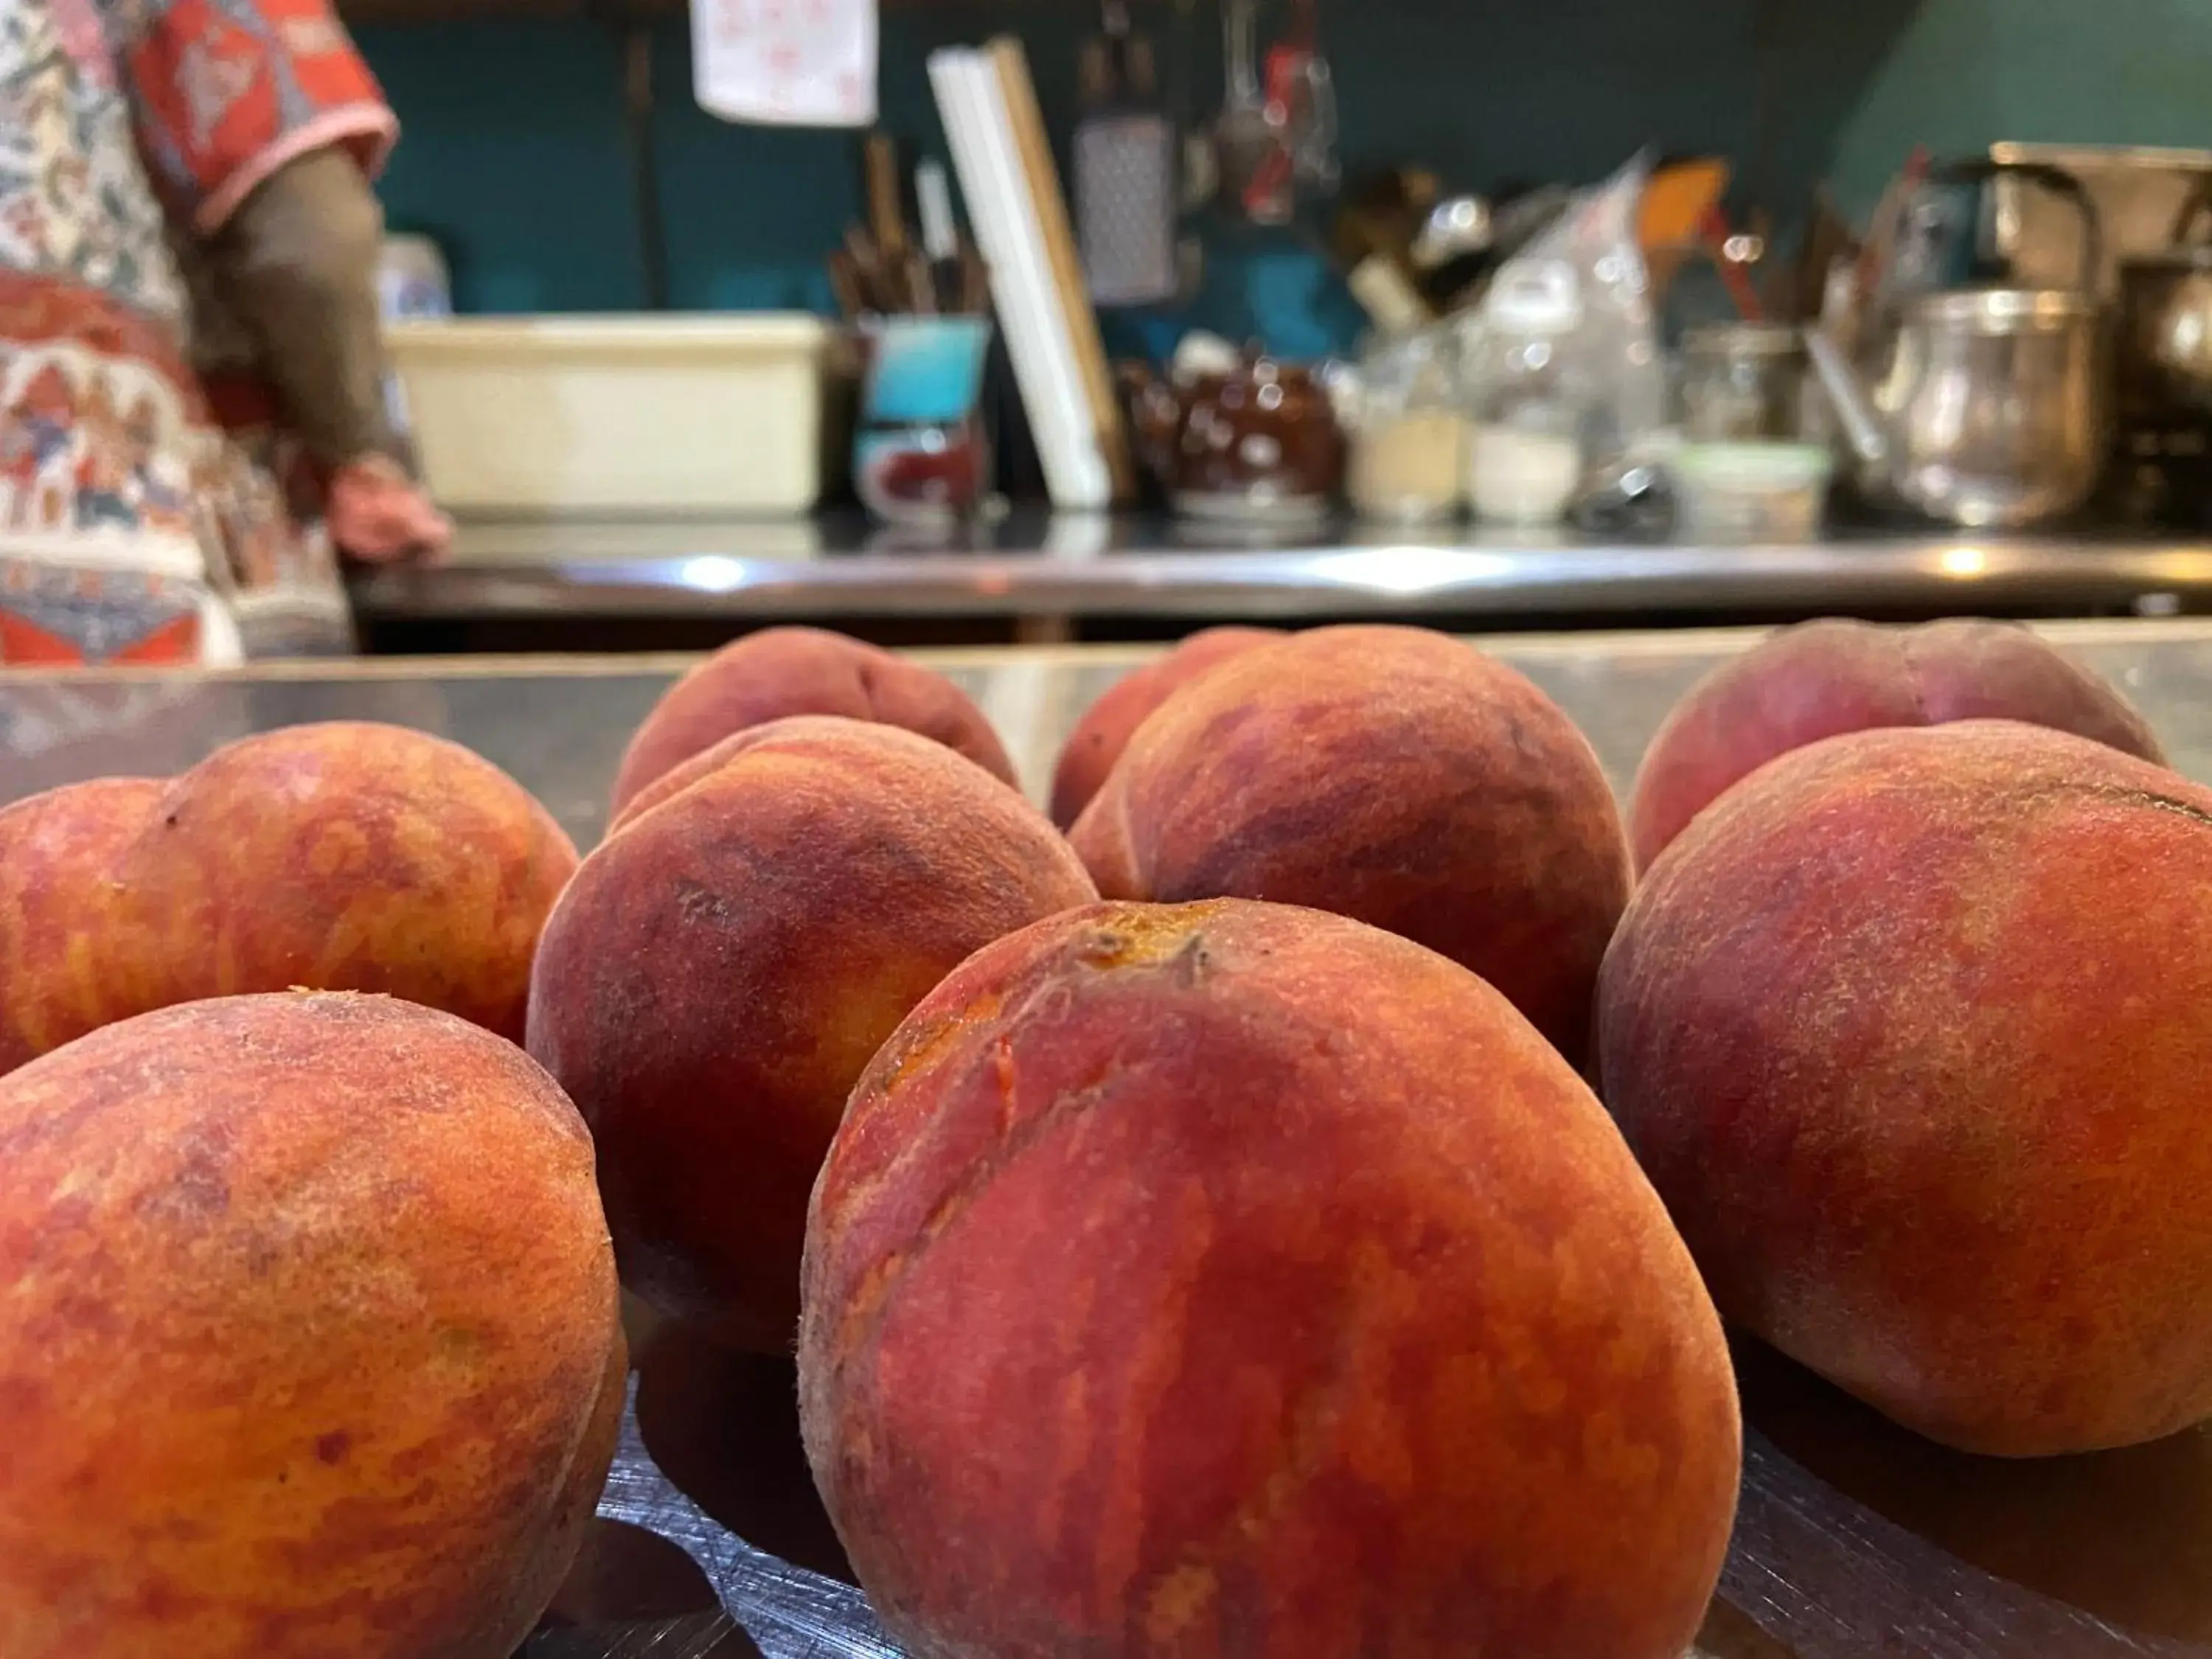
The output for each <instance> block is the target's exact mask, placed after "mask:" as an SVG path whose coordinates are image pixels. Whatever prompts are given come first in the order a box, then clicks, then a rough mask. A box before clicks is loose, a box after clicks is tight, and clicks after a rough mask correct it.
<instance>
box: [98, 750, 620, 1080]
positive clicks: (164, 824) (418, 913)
mask: <svg viewBox="0 0 2212 1659" xmlns="http://www.w3.org/2000/svg"><path fill="white" fill-rule="evenodd" d="M575 868H576V849H575V848H574V846H573V845H572V844H571V843H570V842H569V840H568V836H566V835H564V834H563V833H562V829H561V827H560V825H558V824H557V823H555V822H554V821H553V818H552V817H551V815H550V813H548V812H547V811H545V809H544V807H543V806H541V805H538V802H537V801H536V800H534V799H532V798H531V796H530V795H529V793H527V792H526V791H525V790H524V789H523V788H522V787H521V786H520V785H519V784H517V783H516V782H515V781H513V779H512V778H510V777H508V776H507V775H506V774H505V773H504V772H501V770H500V769H498V768H497V767H495V766H494V765H492V764H491V763H489V761H485V760H483V759H480V758H479V757H477V756H476V755H474V754H472V753H471V752H470V751H469V750H466V749H464V748H462V747H461V746H460V745H459V744H453V743H447V742H446V741H445V740H444V739H442V738H433V737H428V736H426V735H425V734H423V733H422V732H411V731H407V730H405V729H404V728H402V727H399V726H377V725H371V724H367V723H359V722H351V721H339V722H332V723H330V724H326V725H317V726H288V727H286V728H284V729H283V730H281V731H276V732H265V733H263V734H261V735H259V736H258V737H252V738H245V739H243V740H242V741H240V742H238V743H234V744H228V746H226V747H224V748H222V749H219V750H216V752H215V753H214V754H213V755H210V757H208V758H207V759H206V760H204V761H202V762H201V763H199V764H198V765H197V766H196V767H194V768H192V769H191V771H189V772H186V773H185V774H184V775H182V776H181V777H179V778H178V779H176V780H175V781H173V782H172V783H171V784H170V785H169V786H168V787H167V788H166V789H165V790H164V791H163V792H162V793H161V799H159V800H157V801H156V802H155V803H154V805H153V807H152V809H151V811H149V813H148V815H147V817H146V819H145V822H144V824H143V828H142V829H141V830H140V833H139V834H138V836H137V837H136V838H135V839H134V840H133V841H131V843H130V844H129V845H128V846H125V847H123V848H119V849H118V850H117V851H116V853H115V854H114V856H113V857H112V860H110V861H109V863H108V865H107V867H106V870H105V872H103V882H104V885H105V887H106V890H107V891H108V892H110V893H112V894H115V895H118V896H119V897H118V902H119V903H120V905H121V908H122V910H123V913H124V922H125V925H124V926H122V927H119V928H118V930H117V931H116V932H115V933H112V935H111V937H110V939H109V940H108V943H107V946H106V954H107V958H108V963H109V966H110V970H111V971H112V973H114V974H115V975H117V976H118V983H121V984H125V985H127V986H128V987H131V989H130V991H129V993H128V994H129V995H130V996H131V998H132V999H133V1000H135V1003H136V1006H133V1007H131V1008H127V1009H125V1011H124V1012H143V1010H145V1009H149V1008H155V1007H163V1006H168V1005H170V1004H172V1003H178V1002H189V1001H193V1000H198V999H200V998H203V997H215V996H230V995H234V994H241V993H247V992H256V991H281V990H284V989H287V988H288V987H294V986H304V987H307V988H309V989H312V990H318V991H374V992H380V993H384V994H389V995H392V996H397V997H404V998H405V999H406V1000H408V1001H410V1002H418V1003H421V1004H422V1005H424V1006H428V1007H433V1008H441V1009H443V1010H445V1011H446V1012H448V1013H453V1014H458V1015H459V1016H460V1017H461V1018H464V1019H467V1020H471V1021H473V1022H474V1023H476V1024H478V1025H482V1026H483V1027H484V1028H485V1029H486V1030H491V1031H495V1032H497V1033H499V1035H501V1036H505V1037H508V1038H511V1039H513V1040H515V1041H518V1042H519V1041H520V1039H521V1036H522V1022H523V1015H524V1011H525V1008H526V1005H527V1002H528V999H529V989H530V958H531V954H532V951H533V950H534V949H535V948H536V946H537V943H538V930H539V928H540V927H543V926H544V921H545V917H546V915H548V914H549V913H550V910H551V909H552V908H553V901H554V900H555V899H556V898H557V897H558V896H560V893H561V890H562V887H564V886H565V885H567V884H568V877H569V876H570V875H571V874H572V873H573V872H574V870H575Z"/></svg>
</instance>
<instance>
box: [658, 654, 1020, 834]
mask: <svg viewBox="0 0 2212 1659" xmlns="http://www.w3.org/2000/svg"><path fill="white" fill-rule="evenodd" d="M793 714H840V715H842V716H844V717H845V718H846V719H848V720H873V721H877V722H878V723H880V724H882V725H884V726H900V727H902V728H904V729H905V730H907V731H908V732H920V733H921V735H922V736H923V737H925V738H931V739H933V741H935V742H938V743H941V744H944V745H945V747H946V748H948V749H951V750H957V751H958V752H959V753H961V754H963V755H965V756H967V757H968V758H969V760H972V761H974V762H975V763H976V764H977V765H979V766H981V767H982V768H983V769H985V770H987V771H988V772H990V773H991V774H993V775H994V776H996V777H998V778H1000V780H1002V781H1005V782H1007V783H1012V782H1014V781H1016V780H1015V776H1014V765H1013V763H1012V761H1011V760H1009V759H1007V758H1006V749H1005V747H1004V745H1002V744H1000V741H999V736H998V733H997V732H994V731H993V730H992V729H991V722H990V721H989V720H986V719H985V718H984V717H983V711H982V710H981V709H980V708H976V707H975V703H974V702H971V701H970V700H969V696H968V694H967V693H966V692H964V691H963V690H961V689H960V688H959V687H958V686H957V685H955V684H953V683H952V682H951V680H948V679H946V678H945V676H944V675H942V674H939V673H938V672H936V671H934V670H932V669H927V668H924V667H922V666H921V665H920V664H919V663H913V662H908V660H906V659H904V658H902V657H898V656H894V655H893V654H892V653H890V652H888V651H885V650H883V649H882V648H881V647H877V646H872V645H869V644H866V643H865V642H864V641H860V640H855V639H850V638H848V637H847V636H846V635H842V634H832V633H829V632H826V631H825V630H823V629H818V628H769V629H762V630H761V631H760V632H759V633H757V634H748V635H745V636H744V638H743V639H741V640H738V641H736V642H735V643H733V644H731V645H726V646H725V647H722V649H721V650H720V651H718V652H716V653H714V655H713V656H711V657H709V658H708V659H707V660H706V661H704V662H702V663H701V664H700V665H698V666H697V667H696V668H694V669H692V670H691V671H690V673H688V674H686V675H684V678H682V679H680V680H678V681H677V683H676V684H674V685H672V686H671V687H670V688H669V690H668V693H667V695H666V696H663V697H662V698H661V700H660V701H659V703H658V704H656V705H655V706H654V708H653V713H652V714H648V715H647V717H646V720H645V724H644V725H642V726H640V727H638V730H637V735H636V736H635V737H634V738H631V739H630V744H629V752H628V753H626V754H624V755H623V763H622V770H621V772H620V773H619V774H618V775H617V777H616V780H615V793H614V810H615V811H617V813H619V812H620V811H622V809H623V807H624V806H626V805H629V800H630V798H631V797H632V796H634V795H635V794H636V793H638V792H639V791H640V790H641V789H643V788H644V787H646V785H647V784H649V783H651V782H652V781H653V780H654V779H655V778H658V777H659V776H660V775H662V774H663V773H665V772H667V771H669V770H670V769H671V768H673V767H676V766H678V765H680V764H681V763H684V761H687V760H689V759H690V758H691V757H692V756H694V755H696V754H697V753H698V752H699V751H700V750H702V749H708V748H711V747H713V745H714V744H717V743H720V741H721V740H722V739H723V738H726V737H728V736H729V735H730V734H731V733H732V732H743V731H745V730H746V729H748V728H749V727H751V726H765V725H767V724H768V723H769V721H770V720H782V719H785V718H786V717H787V716H789V715H793Z"/></svg>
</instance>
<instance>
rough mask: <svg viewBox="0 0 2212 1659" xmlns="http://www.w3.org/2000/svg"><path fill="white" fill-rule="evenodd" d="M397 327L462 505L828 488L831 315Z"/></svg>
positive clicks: (430, 460) (679, 505) (522, 508)
mask: <svg viewBox="0 0 2212 1659" xmlns="http://www.w3.org/2000/svg"><path fill="white" fill-rule="evenodd" d="M829 338H830V331H829V325H827V324H825V323H823V321H822V320H821V319H818V318H816V317H811V316H805V315H801V314H787V313H746V314H731V315H696V316H682V317H658V316H650V317H647V316H611V317H471V318H465V319H452V320H447V321H432V322H398V323H392V324H390V325H387V327H386V340H387V343H389V345H390V348H391V351H392V361H393V362H394V364H395V365H396V366H397V368H398V371H399V377H400V380H401V381H402V383H403V384H404V386H405V389H406V398H407V411H408V417H409V422H410V425H411V427H412V428H413V432H414V439H415V444H416V450H417V452H418V453H419V455H420V457H421V461H422V473H423V477H424V481H425V482H426V483H428V485H429V488H430V494H431V495H432V496H433V497H434V498H435V500H436V501H437V502H438V503H439V505H440V506H441V507H446V508H447V509H449V510H451V511H453V512H458V513H482V514H497V513H518V514H538V513H654V514H668V513H697V514H702V515H706V514H723V513H726V514H744V515H761V516H769V515H778V514H792V513H805V512H807V511H809V510H810V509H811V508H812V507H813V506H814V504H815V502H816V501H817V498H818V497H819V496H820V495H821V493H822V401H823V398H822V393H823V374H824V366H825V362H826V360H827V356H828V349H829Z"/></svg>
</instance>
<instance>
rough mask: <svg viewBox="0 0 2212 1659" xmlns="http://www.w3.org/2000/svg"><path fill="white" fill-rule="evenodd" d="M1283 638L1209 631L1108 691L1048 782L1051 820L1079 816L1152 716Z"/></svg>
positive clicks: (1276, 633) (1269, 631) (1274, 633)
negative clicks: (1204, 677)
mask: <svg viewBox="0 0 2212 1659" xmlns="http://www.w3.org/2000/svg"><path fill="white" fill-rule="evenodd" d="M1282 637H1283V635H1282V630H1281V629H1275V628H1208V629H1203V630H1201V631H1200V632H1199V633H1196V634H1193V635H1190V637H1189V638H1188V639H1186V640H1184V641H1182V643H1181V644H1180V645H1178V646H1176V647H1175V649H1174V650H1172V651H1170V652H1169V653H1167V654H1166V655H1165V656H1164V657H1161V658H1159V659H1158V660H1156V661H1153V662H1149V663H1146V665H1144V666H1143V667H1142V668H1139V669H1138V670H1137V671H1135V672H1133V673H1131V674H1128V675H1125V676H1124V677H1123V678H1121V679H1119V680H1116V681H1115V683H1114V684H1112V685H1110V686H1109V687H1108V688H1107V689H1106V690H1105V692H1104V693H1103V695H1102V696H1100V697H1099V699H1098V701H1097V702H1094V703H1092V704H1091V708H1090V709H1089V711H1088V712H1087V713H1086V714H1085V715H1084V716H1083V718H1082V720H1080V721H1079V722H1078V723H1077V725H1076V727H1075V731H1074V732H1073V735H1072V736H1070V737H1069V738H1068V740H1067V746H1066V748H1064V749H1062V750H1060V765H1059V767H1058V768H1057V769H1055V770H1054V773H1053V777H1052V821H1053V822H1054V823H1056V824H1058V825H1059V826H1060V828H1061V829H1066V828H1067V827H1068V826H1069V825H1070V824H1072V823H1074V822H1075V821H1076V819H1077V818H1079V817H1082V816H1083V809H1084V808H1085V807H1086V806H1088V805H1090V804H1091V797H1092V796H1094V795H1096V794H1097V793H1098V791H1099V790H1100V788H1101V787H1103V786H1104V784H1105V782H1106V778H1107V775H1108V774H1109V773H1110V772H1112V771H1113V769H1114V763H1115V762H1116V761H1118V760H1120V759H1121V751H1122V750H1125V749H1127V747H1128V746H1129V739H1130V738H1132V737H1133V736H1135V735H1136V731H1137V728H1138V727H1139V726H1142V725H1143V724H1144V723H1145V722H1146V720H1149V719H1151V718H1152V711H1153V710H1154V709H1155V708H1158V707H1159V706H1160V705H1161V704H1162V703H1164V702H1166V701H1167V700H1168V699H1169V698H1170V697H1171V696H1174V695H1175V694H1176V692H1177V691H1179V690H1182V688H1183V687H1184V686H1186V685H1188V684H1190V682H1191V681H1193V680H1194V679H1196V678H1198V677H1199V676H1200V675H1201V674H1203V673H1204V672H1206V670H1207V669H1209V668H1211V667H1212V666H1213V665H1215V664H1216V663H1222V662H1227V661H1228V660H1229V659H1231V657H1238V656H1242V655H1243V653H1245V652H1247V651H1249V650H1251V649H1252V648H1253V647H1255V646H1261V645H1271V644H1273V642H1274V641H1277V640H1279V639H1280V638H1282Z"/></svg>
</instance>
